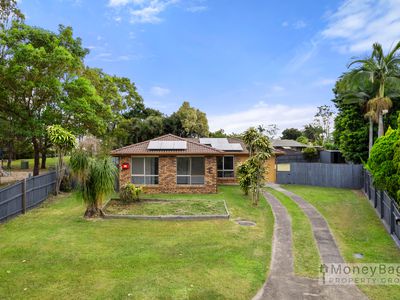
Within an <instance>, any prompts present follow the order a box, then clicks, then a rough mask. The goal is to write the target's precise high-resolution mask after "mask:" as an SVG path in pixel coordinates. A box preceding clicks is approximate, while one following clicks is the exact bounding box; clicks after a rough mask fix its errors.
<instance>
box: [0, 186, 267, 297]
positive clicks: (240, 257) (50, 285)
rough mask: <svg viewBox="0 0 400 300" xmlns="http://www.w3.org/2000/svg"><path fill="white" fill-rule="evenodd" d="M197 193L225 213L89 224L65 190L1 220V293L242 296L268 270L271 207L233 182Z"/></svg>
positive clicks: (80, 205) (254, 289)
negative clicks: (255, 202) (248, 223)
mask: <svg viewBox="0 0 400 300" xmlns="http://www.w3.org/2000/svg"><path fill="white" fill-rule="evenodd" d="M157 197H160V195H157ZM198 197H199V195H174V196H171V195H168V196H166V197H165V198H175V199H188V198H192V199H193V198H198ZM201 198H204V199H209V200H212V199H215V200H217V199H224V200H225V201H226V202H227V205H228V207H229V208H230V213H231V215H232V219H231V220H213V221H137V220H110V219H107V220H102V219H100V220H94V221H88V220H85V219H84V218H83V217H82V215H83V213H84V210H85V209H84V206H83V203H82V199H81V198H79V196H78V195H77V194H71V195H64V196H61V197H58V198H56V199H55V200H53V201H50V202H47V203H46V204H45V206H44V207H42V208H38V209H34V210H31V211H30V212H28V213H27V214H26V215H23V216H20V217H17V218H15V219H13V220H11V221H9V222H7V223H5V224H1V225H0V237H1V242H0V295H1V297H0V298H1V299H125V298H129V299H250V298H251V297H252V296H253V295H255V294H256V292H257V290H258V289H259V288H260V287H261V286H262V284H263V282H264V280H265V278H266V273H267V271H268V268H269V263H270V255H271V241H272V230H273V216H272V213H271V210H270V208H269V206H268V205H267V204H266V203H265V201H261V202H260V205H259V206H258V207H253V206H252V205H251V202H250V201H249V200H248V199H247V198H246V197H244V196H242V194H241V192H240V191H239V188H238V187H228V186H222V187H220V188H219V193H218V194H215V195H201ZM236 218H242V219H248V220H252V221H255V222H256V223H257V226H254V227H243V226H240V225H238V224H236V222H235V221H234V220H235V219H236Z"/></svg>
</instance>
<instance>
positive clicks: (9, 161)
mask: <svg viewBox="0 0 400 300" xmlns="http://www.w3.org/2000/svg"><path fill="white" fill-rule="evenodd" d="M13 154H14V147H13V144H12V142H11V141H10V142H9V143H8V160H7V169H11V163H12V158H13Z"/></svg>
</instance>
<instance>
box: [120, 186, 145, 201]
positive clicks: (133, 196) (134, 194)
mask: <svg viewBox="0 0 400 300" xmlns="http://www.w3.org/2000/svg"><path fill="white" fill-rule="evenodd" d="M141 193H142V188H141V187H137V186H135V185H134V184H133V183H128V184H125V185H124V186H122V187H121V190H120V192H119V197H120V199H121V200H122V201H124V202H131V201H139V200H140V194H141Z"/></svg>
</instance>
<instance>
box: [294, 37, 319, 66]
mask: <svg viewBox="0 0 400 300" xmlns="http://www.w3.org/2000/svg"><path fill="white" fill-rule="evenodd" d="M319 43H320V41H319V40H310V41H309V42H308V43H304V45H302V47H301V49H299V50H298V52H297V54H296V55H295V56H294V57H293V58H292V59H291V60H290V61H289V63H288V64H287V65H286V69H287V70H288V71H289V72H296V71H298V70H299V69H300V68H301V67H302V66H303V65H304V64H305V63H306V62H308V61H309V60H310V59H311V58H312V57H313V56H314V55H315V54H316V53H317V52H318V45H319Z"/></svg>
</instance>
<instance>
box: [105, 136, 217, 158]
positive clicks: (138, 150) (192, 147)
mask: <svg viewBox="0 0 400 300" xmlns="http://www.w3.org/2000/svg"><path fill="white" fill-rule="evenodd" d="M150 141H187V149H180V150H177V149H174V150H148V149H147V146H148V145H149V142H150ZM223 153H224V151H220V150H217V149H214V148H212V147H210V146H207V145H202V144H200V143H198V142H196V141H195V140H194V139H185V138H181V137H179V136H176V135H173V134H166V135H163V136H160V137H157V138H154V139H152V140H148V141H144V142H141V143H137V144H132V145H129V146H126V147H123V148H119V149H116V150H113V151H111V155H114V156H123V155H132V154H137V155H152V154H154V155H165V154H174V155H179V154H181V155H185V154H198V155H203V154H223Z"/></svg>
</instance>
